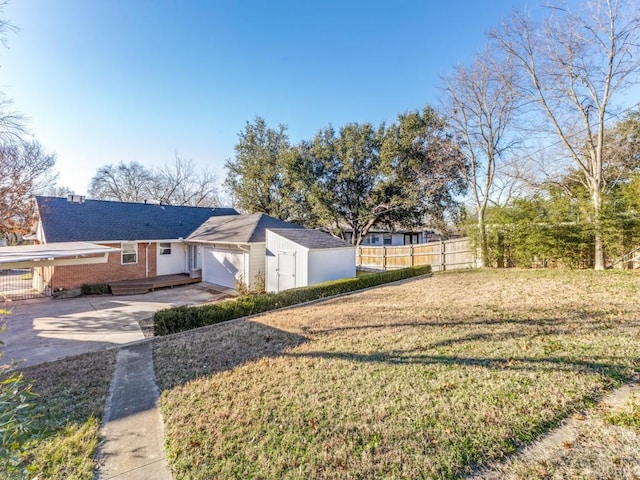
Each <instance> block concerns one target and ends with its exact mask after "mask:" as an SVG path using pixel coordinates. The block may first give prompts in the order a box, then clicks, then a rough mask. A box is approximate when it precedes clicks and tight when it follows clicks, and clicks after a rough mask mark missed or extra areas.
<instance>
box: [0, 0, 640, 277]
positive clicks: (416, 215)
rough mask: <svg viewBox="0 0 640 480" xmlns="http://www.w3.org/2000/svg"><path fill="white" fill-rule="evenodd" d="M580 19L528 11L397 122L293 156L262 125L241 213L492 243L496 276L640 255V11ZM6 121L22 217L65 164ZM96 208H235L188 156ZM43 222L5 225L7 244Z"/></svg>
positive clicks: (2, 195) (620, 1)
mask: <svg viewBox="0 0 640 480" xmlns="http://www.w3.org/2000/svg"><path fill="white" fill-rule="evenodd" d="M573 7H574V6H573V4H572V5H569V4H568V3H566V2H563V1H558V2H555V3H554V4H553V5H550V6H549V7H548V8H547V10H546V14H545V15H544V16H543V17H542V18H540V19H534V18H532V17H531V16H530V15H528V14H527V13H526V12H518V11H516V12H514V14H513V15H512V16H511V17H510V18H508V19H505V20H504V21H503V22H502V24H501V25H499V26H497V27H496V28H495V29H493V30H491V31H490V32H489V33H488V34H487V39H486V45H485V48H483V50H482V51H481V52H480V53H478V54H477V55H476V56H475V57H474V58H473V60H472V61H471V62H469V63H468V64H464V65H458V66H455V67H454V68H452V69H451V71H450V72H448V73H446V74H445V75H443V76H442V78H441V81H440V87H441V92H442V95H441V97H440V99H439V102H438V103H437V104H435V105H427V106H426V107H424V108H422V109H420V110H414V111H409V112H405V113H402V114H399V115H398V116H397V118H396V120H395V121H393V122H391V123H389V124H385V123H381V124H379V125H374V124H372V123H368V122H365V123H357V122H354V123H348V124H346V125H343V126H340V127H337V128H334V127H333V126H326V127H322V128H320V129H319V130H318V132H317V133H316V134H315V136H313V138H309V139H305V140H302V141H299V142H297V143H296V144H293V143H292V142H291V141H290V139H289V137H288V135H287V128H286V127H285V126H283V125H278V126H277V127H275V128H273V127H270V126H269V125H267V124H266V122H265V120H264V119H263V118H261V117H256V118H255V119H254V120H252V121H248V122H247V123H246V125H245V127H244V129H243V130H242V131H241V132H240V133H239V135H238V142H237V144H236V146H235V155H234V157H233V158H231V159H228V160H227V162H226V165H225V167H226V172H227V176H226V179H225V181H224V188H225V189H226V193H227V195H228V203H231V204H232V205H233V206H235V207H236V208H238V209H239V210H241V211H245V212H264V213H267V214H270V215H273V216H276V217H279V218H282V219H285V220H290V221H294V222H299V223H301V224H303V225H305V226H308V227H313V228H322V229H324V230H326V231H329V232H331V233H333V234H335V235H338V236H343V237H345V236H347V234H350V235H349V238H350V239H351V241H352V242H353V243H354V244H358V243H359V242H360V241H361V240H362V238H363V237H364V235H366V233H367V232H368V231H369V230H370V229H371V228H374V227H376V228H377V227H388V228H404V227H407V228H412V227H418V226H419V227H426V226H431V227H437V228H440V229H441V230H443V231H446V229H447V227H450V226H452V225H454V226H456V227H458V228H461V227H464V228H466V229H467V231H468V232H470V233H471V234H472V235H473V236H474V238H476V239H477V243H478V248H479V251H480V256H481V257H482V260H483V262H484V264H485V265H523V266H524V265H533V264H537V263H540V262H542V263H547V264H548V263H552V264H557V265H566V266H578V265H579V266H588V267H592V268H596V269H602V268H605V266H607V260H608V261H609V262H610V261H611V260H612V259H613V258H615V257H616V256H619V255H622V254H624V253H625V252H627V251H629V249H633V248H635V247H634V245H636V244H637V242H638V240H637V238H636V237H637V225H636V222H637V216H638V210H637V205H636V204H635V203H634V200H633V199H634V198H635V197H634V195H635V194H636V193H637V190H634V189H636V188H637V187H636V185H637V182H638V180H637V177H636V176H637V174H638V144H637V134H638V132H637V123H638V115H639V114H638V113H637V111H636V110H637V105H636V108H630V109H628V110H626V116H625V115H623V113H625V111H623V110H622V105H623V103H624V102H625V101H626V103H627V105H628V104H629V103H632V102H630V101H629V100H630V99H629V98H628V97H627V96H626V95H627V94H628V92H629V89H630V88H631V87H632V86H633V85H635V84H636V83H637V79H638V74H639V72H640V22H639V21H638V18H640V5H638V4H637V3H636V2H632V1H630V0H590V1H587V2H582V3H579V4H578V5H576V6H575V8H573ZM4 31H5V32H6V29H5V30H4ZM0 107H2V109H1V110H2V112H0V113H2V115H0V123H2V125H1V128H0V135H2V138H3V141H2V142H1V143H2V145H5V146H6V147H7V148H5V147H2V148H0V155H2V156H3V158H7V159H8V160H3V162H2V165H0V168H4V169H5V170H6V173H5V170H3V171H2V172H0V174H3V175H2V177H1V179H0V204H1V205H0V208H2V205H5V206H6V205H17V204H19V203H20V202H17V201H16V200H15V198H14V197H15V195H18V194H17V193H15V192H25V193H24V194H21V195H23V198H26V197H27V196H28V193H26V192H31V193H32V192H33V191H38V189H39V188H40V186H39V185H42V184H51V183H52V181H51V180H52V179H51V178H50V177H47V176H46V175H50V173H42V174H36V175H34V176H33V177H31V176H30V177H29V178H28V179H26V180H25V183H24V184H22V185H23V186H22V187H20V188H16V187H15V185H17V183H16V184H14V183H11V182H12V181H13V180H11V181H9V180H7V179H9V178H14V177H15V178H16V179H18V178H19V176H18V175H17V174H16V173H15V172H16V171H24V170H28V168H25V167H24V165H25V163H24V162H25V161H26V159H28V158H31V160H29V161H31V162H33V163H34V165H35V168H34V172H37V171H38V166H39V165H45V164H46V165H48V166H47V167H46V168H41V169H40V170H42V171H43V172H50V171H51V167H52V166H53V163H54V162H55V158H54V157H53V156H52V155H48V154H46V152H44V151H43V150H42V148H41V147H39V146H37V144H32V145H31V147H29V144H28V142H27V143H24V142H15V141H9V140H12V139H13V140H15V139H16V138H18V137H19V136H20V133H21V132H22V131H23V130H21V128H22V127H21V122H20V118H19V116H18V117H17V116H15V115H14V114H12V113H11V111H10V109H7V108H6V104H2V105H0ZM34 155H35V158H36V160H33V156H34ZM12 157H13V158H21V160H20V161H21V162H23V163H19V162H18V163H16V162H17V161H16V160H11V158H12ZM12 162H13V163H12ZM11 165H13V166H12V167H11ZM11 168H13V170H11ZM45 179H46V181H43V180H45ZM2 182H4V183H2ZM8 192H13V193H12V194H13V195H14V197H12V196H11V195H9V193H8ZM634 192H635V193H634ZM89 195H90V196H92V197H93V198H102V199H114V200H124V201H142V200H155V201H159V202H160V201H161V202H163V203H170V204H178V205H183V204H192V205H207V206H214V205H217V204H219V203H220V202H221V188H220V185H218V184H217V180H216V179H215V177H214V176H213V175H212V174H211V173H209V172H208V171H207V170H202V171H197V170H196V169H195V167H194V165H193V164H192V163H191V162H190V161H185V160H183V159H181V158H180V157H179V156H178V155H176V159H175V161H174V163H173V164H170V165H165V166H164V167H162V168H154V169H148V168H146V167H143V166H142V165H140V164H139V163H137V162H131V163H129V164H125V163H120V164H116V165H105V166H103V167H101V168H100V169H98V171H97V172H96V175H95V176H94V177H93V179H92V181H91V185H90V189H89ZM25 211H26V210H25ZM27 216H28V215H27V214H22V213H16V212H14V211H13V210H11V211H10V212H9V213H4V212H3V217H2V218H3V224H2V228H3V230H4V231H7V230H8V229H11V228H15V226H16V225H17V224H18V223H20V221H22V220H23V219H24V218H26V217H27ZM524 232H528V233H524Z"/></svg>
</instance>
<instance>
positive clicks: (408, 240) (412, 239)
mask: <svg viewBox="0 0 640 480" xmlns="http://www.w3.org/2000/svg"><path fill="white" fill-rule="evenodd" d="M419 236H420V234H418V233H405V234H404V244H405V245H413V244H417V243H420V239H419V238H418V237H419Z"/></svg>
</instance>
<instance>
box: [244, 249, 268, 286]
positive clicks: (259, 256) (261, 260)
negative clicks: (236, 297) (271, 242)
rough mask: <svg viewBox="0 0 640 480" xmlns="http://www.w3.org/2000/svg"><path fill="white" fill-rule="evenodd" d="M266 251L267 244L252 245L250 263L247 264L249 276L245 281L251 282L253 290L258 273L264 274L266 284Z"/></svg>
mask: <svg viewBox="0 0 640 480" xmlns="http://www.w3.org/2000/svg"><path fill="white" fill-rule="evenodd" d="M265 251H266V244H265V243H253V244H251V252H250V253H249V261H248V262H247V276H246V277H245V279H246V280H248V281H249V285H250V287H251V288H253V287H254V286H255V281H256V275H258V273H262V275H263V276H264V278H265V284H266V273H265ZM265 286H266V285H265Z"/></svg>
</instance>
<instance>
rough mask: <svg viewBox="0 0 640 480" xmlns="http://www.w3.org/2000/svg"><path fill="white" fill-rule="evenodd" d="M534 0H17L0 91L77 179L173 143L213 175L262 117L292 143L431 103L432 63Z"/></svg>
mask: <svg viewBox="0 0 640 480" xmlns="http://www.w3.org/2000/svg"><path fill="white" fill-rule="evenodd" d="M543 3H544V2H543V0H529V1H528V2H526V1H524V0H523V1H520V0H475V1H474V0H458V1H455V0H453V1H440V2H435V1H432V0H423V1H417V0H415V1H414V0H411V1H409V0H406V1H403V0H396V1H386V2H382V1H375V0H371V1H364V0H363V1H347V0H344V1H333V0H332V1H322V2H316V1H306V0H298V1H241V0H237V1H232V0H229V1H226V0H220V1H213V0H211V1H205V0H200V1H195V0H194V1H189V0H185V1H181V2H179V1H177V0H176V1H169V0H157V1H150V0H144V1H143V0H13V1H12V2H11V3H10V4H9V5H8V6H7V7H6V8H5V12H4V17H5V18H7V19H10V20H11V21H12V22H13V23H14V24H15V25H16V26H17V27H19V28H20V31H19V32H18V33H17V34H11V35H9V38H8V40H9V49H4V48H2V49H0V89H1V90H3V91H4V92H5V93H6V95H7V96H8V97H9V98H12V99H13V100H14V103H15V107H16V108H17V109H18V110H19V111H21V112H22V113H23V114H24V115H26V116H27V117H29V127H30V129H31V132H32V134H33V135H34V137H35V138H36V139H38V140H39V141H40V142H41V143H42V144H43V145H44V146H45V147H46V148H47V149H48V150H50V151H53V152H55V153H56V154H57V170H58V171H59V172H60V180H59V184H60V185H65V186H69V187H71V188H72V189H73V190H75V193H80V194H82V193H85V192H86V190H87V187H88V183H89V180H90V179H91V177H92V176H93V175H94V174H95V171H96V169H97V168H98V167H100V166H101V165H104V164H108V163H114V164H115V163H118V162H121V161H124V162H130V161H137V162H140V163H142V164H144V165H146V166H149V167H151V166H161V165H162V164H164V163H167V162H171V161H172V160H173V157H174V152H176V151H177V152H178V153H179V154H180V156H182V157H184V158H188V159H192V160H193V161H194V162H195V163H196V164H197V165H198V166H207V167H209V168H210V169H212V170H213V171H215V172H216V173H217V174H218V177H219V178H220V179H221V180H222V179H224V175H225V171H224V162H225V160H226V159H228V158H232V157H233V153H234V152H233V147H234V145H235V143H236V141H237V134H238V132H240V131H241V130H242V129H243V128H244V125H245V122H246V121H247V120H252V119H253V118H254V117H255V116H256V115H260V116H262V117H264V118H265V120H266V121H267V123H268V124H269V125H271V126H274V127H275V126H276V125H278V124H280V123H282V124H285V125H287V126H288V127H289V135H290V138H291V140H292V141H293V142H297V141H299V140H302V139H307V138H311V137H312V136H313V135H314V134H315V133H316V132H317V130H318V129H319V128H321V127H324V126H326V125H328V124H330V123H331V124H333V125H334V126H336V127H338V126H341V125H343V124H345V123H348V122H364V121H370V122H373V123H378V122H380V121H392V120H393V119H394V118H395V117H396V115H397V114H398V113H401V112H404V111H406V110H413V109H418V108H421V107H423V106H424V105H426V104H436V103H437V100H438V95H439V92H438V89H437V84H438V81H439V77H440V75H441V74H443V73H447V72H448V71H449V70H450V69H451V67H453V66H454V65H455V64H458V63H465V62H467V61H468V60H469V59H470V58H471V57H472V56H473V55H474V53H476V52H477V51H479V50H481V49H482V48H483V46H484V44H485V36H484V33H485V32H486V31H487V30H488V29H489V28H491V27H492V26H497V25H498V24H499V22H500V20H501V19H502V18H503V17H505V16H508V15H509V14H510V13H511V11H512V10H513V9H514V8H522V7H525V6H526V7H528V8H529V9H530V10H532V11H533V12H536V11H539V10H540V9H541V5H543Z"/></svg>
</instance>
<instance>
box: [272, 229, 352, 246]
mask: <svg viewBox="0 0 640 480" xmlns="http://www.w3.org/2000/svg"><path fill="white" fill-rule="evenodd" d="M269 230H270V231H272V232H273V233H275V234H277V235H280V236H281V237H284V238H286V239H287V240H291V241H292V242H295V243H297V244H298V245H302V246H303V247H306V248H308V249H314V248H345V247H352V245H351V244H349V243H347V242H345V241H344V240H342V239H340V238H336V237H334V236H333V235H329V234H328V233H325V232H321V231H320V230H308V229H301V230H284V229H279V228H270V229H269Z"/></svg>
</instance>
